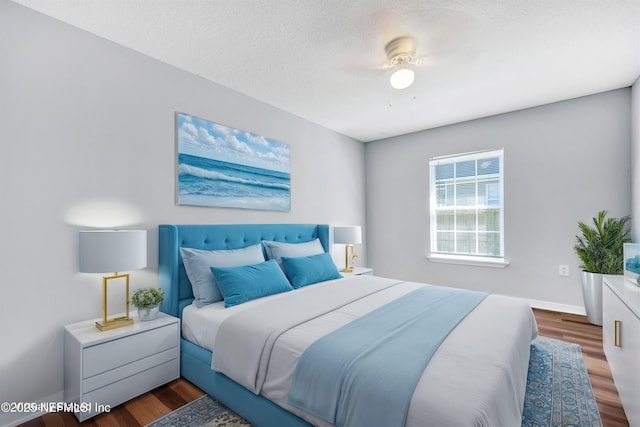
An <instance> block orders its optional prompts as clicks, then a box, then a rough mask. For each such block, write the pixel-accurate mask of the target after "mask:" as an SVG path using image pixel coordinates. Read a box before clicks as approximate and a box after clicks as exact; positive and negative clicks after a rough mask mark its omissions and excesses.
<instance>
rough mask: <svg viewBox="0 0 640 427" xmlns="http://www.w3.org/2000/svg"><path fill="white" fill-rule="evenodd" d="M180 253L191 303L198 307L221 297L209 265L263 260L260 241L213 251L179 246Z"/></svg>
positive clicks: (239, 263) (232, 264)
mask: <svg viewBox="0 0 640 427" xmlns="http://www.w3.org/2000/svg"><path fill="white" fill-rule="evenodd" d="M180 254H181V255H182V261H183V263H184V269H185V271H186V272H187V276H188V277H189V281H190V282H191V289H192V291H193V296H194V300H193V304H194V305H195V306H196V307H198V308H200V307H203V306H205V305H207V304H212V303H214V302H217V301H222V299H223V298H222V294H221V293H220V290H219V289H218V284H217V283H216V279H215V278H214V276H213V274H212V273H211V269H210V267H212V266H213V267H237V266H240V265H247V264H258V263H261V262H264V261H265V259H264V253H263V252H262V246H261V245H260V243H256V244H255V245H251V246H247V247H244V248H240V249H226V250H215V251H210V250H204V249H194V248H180Z"/></svg>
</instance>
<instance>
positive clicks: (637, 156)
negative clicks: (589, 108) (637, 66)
mask: <svg viewBox="0 0 640 427" xmlns="http://www.w3.org/2000/svg"><path fill="white" fill-rule="evenodd" d="M631 177H632V179H631V189H632V195H631V202H632V209H631V212H632V214H631V223H632V240H633V241H634V242H640V77H638V79H636V81H635V83H634V84H633V86H632V87H631Z"/></svg>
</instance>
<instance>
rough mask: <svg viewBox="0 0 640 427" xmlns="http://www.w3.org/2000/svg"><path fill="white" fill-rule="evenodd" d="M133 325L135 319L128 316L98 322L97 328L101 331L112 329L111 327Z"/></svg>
mask: <svg viewBox="0 0 640 427" xmlns="http://www.w3.org/2000/svg"><path fill="white" fill-rule="evenodd" d="M129 325H133V319H130V318H128V317H124V316H123V317H116V318H115V319H109V320H107V321H106V323H105V322H104V321H101V322H96V328H98V329H100V330H101V331H110V330H111V329H116V328H121V327H123V326H129Z"/></svg>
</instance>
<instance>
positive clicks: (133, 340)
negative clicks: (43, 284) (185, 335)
mask: <svg viewBox="0 0 640 427" xmlns="http://www.w3.org/2000/svg"><path fill="white" fill-rule="evenodd" d="M132 318H133V319H134V322H135V323H134V324H133V325H131V326H125V327H122V328H118V329H113V330H110V331H104V332H100V331H99V330H98V329H96V327H95V319H94V320H90V321H85V322H80V323H75V324H72V325H67V326H65V327H64V399H65V401H66V402H74V403H78V404H81V405H79V406H81V408H82V409H81V410H79V411H78V412H75V414H76V417H78V419H79V420H80V421H84V420H86V419H87V418H91V417H93V416H95V415H98V414H99V413H100V412H104V411H105V410H108V408H113V407H114V406H116V405H119V404H121V403H123V402H126V401H128V400H130V399H132V398H134V397H136V396H138V395H140V394H142V393H146V392H147V391H149V390H152V389H154V388H156V387H158V386H160V385H162V384H165V383H167V382H169V381H171V380H174V379H176V378H178V377H179V376H180V320H179V319H177V318H175V317H173V316H169V315H167V314H164V313H160V314H159V316H158V318H157V319H155V320H149V321H146V322H141V321H139V320H138V318H137V317H136V316H135V315H134V316H132Z"/></svg>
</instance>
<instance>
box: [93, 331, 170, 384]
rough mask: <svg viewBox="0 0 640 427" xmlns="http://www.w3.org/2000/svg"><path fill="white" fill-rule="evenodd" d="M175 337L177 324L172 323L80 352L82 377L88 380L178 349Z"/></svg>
mask: <svg viewBox="0 0 640 427" xmlns="http://www.w3.org/2000/svg"><path fill="white" fill-rule="evenodd" d="M179 336H180V335H179V331H178V324H177V323H174V324H170V325H167V326H163V327H160V328H156V329H152V330H149V331H145V332H144V333H138V334H134V335H129V336H126V337H123V338H119V339H116V340H112V341H109V342H105V343H101V344H96V345H94V346H91V347H87V348H85V349H84V350H83V352H82V378H83V379H86V378H90V377H92V376H94V375H98V374H101V373H103V372H107V371H110V370H112V369H115V368H118V367H120V366H124V365H127V364H130V363H133V362H135V361H137V360H141V359H144V358H146V357H149V356H151V355H154V354H157V353H161V352H163V351H165V350H169V349H171V348H174V347H178V345H179V341H178V337H179Z"/></svg>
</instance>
